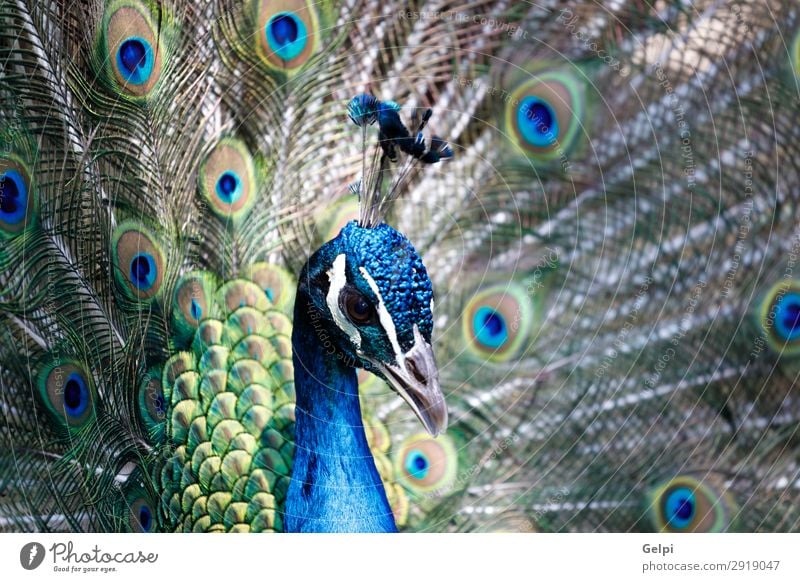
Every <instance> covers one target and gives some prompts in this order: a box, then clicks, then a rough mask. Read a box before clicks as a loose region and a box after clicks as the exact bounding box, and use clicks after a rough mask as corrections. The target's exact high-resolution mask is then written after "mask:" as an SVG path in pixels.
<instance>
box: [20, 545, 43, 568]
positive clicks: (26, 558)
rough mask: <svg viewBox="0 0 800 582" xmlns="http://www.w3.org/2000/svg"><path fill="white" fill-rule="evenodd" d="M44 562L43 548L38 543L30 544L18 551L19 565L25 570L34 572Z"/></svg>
mask: <svg viewBox="0 0 800 582" xmlns="http://www.w3.org/2000/svg"><path fill="white" fill-rule="evenodd" d="M43 561H44V546H43V545H42V544H40V543H39V542H30V543H27V544H25V545H24V546H22V549H21V550H20V551H19V563H20V564H22V567H23V568H25V569H26V570H35V569H36V568H38V567H39V566H41V565H42V562H43Z"/></svg>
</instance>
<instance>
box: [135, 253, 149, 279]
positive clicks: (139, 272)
mask: <svg viewBox="0 0 800 582" xmlns="http://www.w3.org/2000/svg"><path fill="white" fill-rule="evenodd" d="M131 274H132V275H133V278H134V279H135V280H136V281H137V282H138V283H146V282H147V277H148V275H150V261H148V260H147V258H146V257H136V258H135V259H133V261H131Z"/></svg>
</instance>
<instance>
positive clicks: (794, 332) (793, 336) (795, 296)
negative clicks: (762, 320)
mask: <svg viewBox="0 0 800 582" xmlns="http://www.w3.org/2000/svg"><path fill="white" fill-rule="evenodd" d="M775 331H776V332H777V333H778V335H779V336H780V337H781V338H782V339H783V340H784V341H794V340H797V339H800V293H797V292H789V293H787V294H786V295H784V296H783V297H782V298H781V299H779V300H778V303H777V305H776V306H775Z"/></svg>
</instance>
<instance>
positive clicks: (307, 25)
mask: <svg viewBox="0 0 800 582" xmlns="http://www.w3.org/2000/svg"><path fill="white" fill-rule="evenodd" d="M257 12H258V13H257V25H258V34H257V37H258V38H259V42H258V45H257V50H258V53H259V56H260V57H261V59H262V60H263V61H264V63H265V64H266V65H268V66H269V67H270V68H272V69H277V70H280V71H285V72H292V71H294V70H296V69H298V68H299V67H301V66H303V65H304V64H306V63H307V62H308V60H309V59H310V58H311V56H312V55H313V54H314V52H315V51H316V50H317V46H318V44H319V41H318V36H319V27H320V24H319V18H318V15H317V12H316V5H312V4H311V3H310V2H308V1H307V0H283V1H281V2H272V1H267V0H260V2H259V3H258V7H257Z"/></svg>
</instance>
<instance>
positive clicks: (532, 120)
mask: <svg viewBox="0 0 800 582" xmlns="http://www.w3.org/2000/svg"><path fill="white" fill-rule="evenodd" d="M517 126H518V127H519V129H520V132H521V133H522V137H524V138H525V140H526V141H528V143H530V144H531V145H533V146H536V147H542V148H544V147H549V146H551V145H553V144H554V143H555V142H556V140H557V139H558V133H559V127H558V120H557V119H556V114H555V112H554V111H553V108H552V107H551V106H550V104H548V103H547V102H546V101H544V100H543V99H540V98H538V97H533V96H528V97H525V98H524V99H523V100H522V103H520V105H519V109H517Z"/></svg>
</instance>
